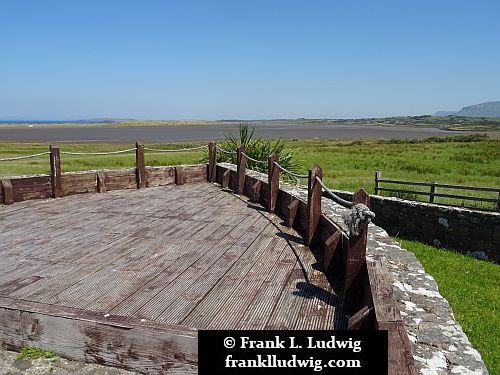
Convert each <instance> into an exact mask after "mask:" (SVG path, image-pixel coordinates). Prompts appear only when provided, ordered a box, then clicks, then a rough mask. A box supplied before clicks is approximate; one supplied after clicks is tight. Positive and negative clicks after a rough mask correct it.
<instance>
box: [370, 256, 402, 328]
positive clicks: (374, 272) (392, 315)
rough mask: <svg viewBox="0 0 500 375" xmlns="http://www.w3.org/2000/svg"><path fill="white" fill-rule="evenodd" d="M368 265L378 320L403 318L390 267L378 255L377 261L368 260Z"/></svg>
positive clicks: (388, 320) (387, 320)
mask: <svg viewBox="0 0 500 375" xmlns="http://www.w3.org/2000/svg"><path fill="white" fill-rule="evenodd" d="M366 266H367V272H368V280H369V286H370V294H371V296H372V301H373V302H372V303H373V307H374V309H375V316H376V319H377V321H383V322H392V321H397V320H401V315H400V313H399V308H398V305H397V301H396V298H395V297H394V291H393V289H392V282H391V278H390V273H389V270H388V268H387V267H386V266H385V265H384V264H383V263H382V260H381V258H380V256H376V257H375V261H369V262H367V263H366Z"/></svg>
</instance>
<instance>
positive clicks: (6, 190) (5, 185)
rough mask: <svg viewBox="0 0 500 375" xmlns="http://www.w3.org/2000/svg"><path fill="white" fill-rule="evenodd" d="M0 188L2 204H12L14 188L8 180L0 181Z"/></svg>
mask: <svg viewBox="0 0 500 375" xmlns="http://www.w3.org/2000/svg"><path fill="white" fill-rule="evenodd" d="M0 187H1V189H2V197H3V202H2V203H3V204H12V203H14V188H13V187H12V183H11V182H10V180H7V179H4V180H0Z"/></svg>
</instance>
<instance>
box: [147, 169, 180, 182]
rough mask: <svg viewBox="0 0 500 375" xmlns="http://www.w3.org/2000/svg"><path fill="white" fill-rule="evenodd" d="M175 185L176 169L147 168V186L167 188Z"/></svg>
mask: <svg viewBox="0 0 500 375" xmlns="http://www.w3.org/2000/svg"><path fill="white" fill-rule="evenodd" d="M173 184H175V168H174V167H146V186H147V187H154V186H166V185H173Z"/></svg>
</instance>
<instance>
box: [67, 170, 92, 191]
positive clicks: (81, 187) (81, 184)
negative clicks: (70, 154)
mask: <svg viewBox="0 0 500 375" xmlns="http://www.w3.org/2000/svg"><path fill="white" fill-rule="evenodd" d="M61 185H62V194H63V195H72V194H82V193H95V192H97V181H96V174H95V172H84V173H63V174H62V176H61Z"/></svg>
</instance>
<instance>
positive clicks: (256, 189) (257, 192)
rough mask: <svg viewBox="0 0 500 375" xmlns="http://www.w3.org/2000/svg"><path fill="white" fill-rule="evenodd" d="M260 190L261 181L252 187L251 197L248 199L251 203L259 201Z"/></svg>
mask: <svg viewBox="0 0 500 375" xmlns="http://www.w3.org/2000/svg"><path fill="white" fill-rule="evenodd" d="M261 188H262V181H260V180H257V181H256V182H255V184H253V185H252V191H251V194H252V196H251V197H250V199H251V200H252V201H253V202H259V201H260V189H261Z"/></svg>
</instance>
